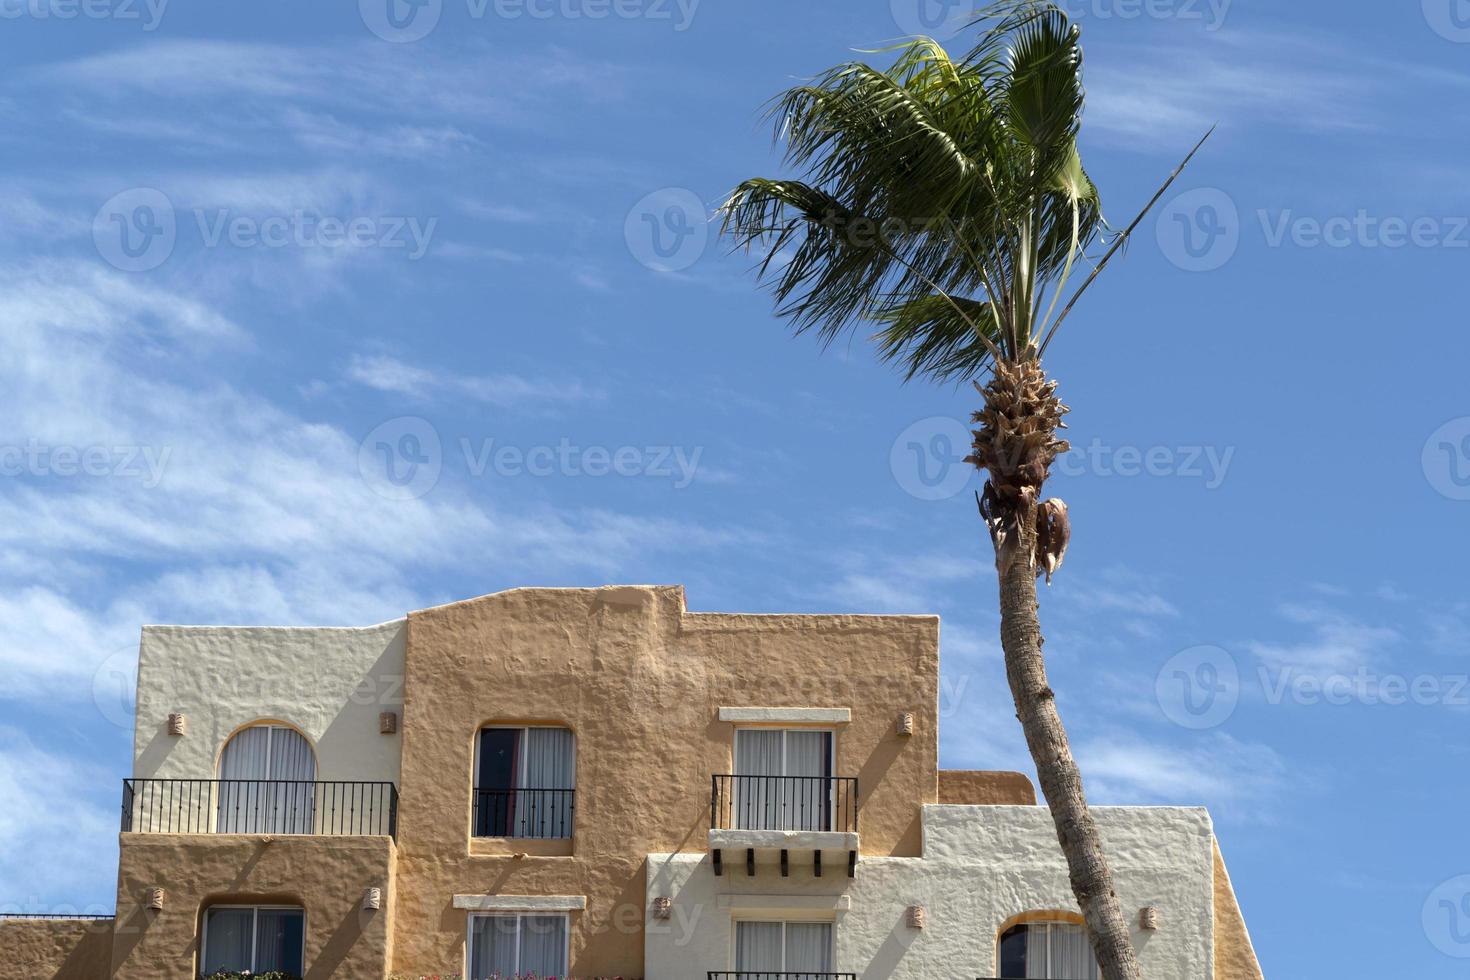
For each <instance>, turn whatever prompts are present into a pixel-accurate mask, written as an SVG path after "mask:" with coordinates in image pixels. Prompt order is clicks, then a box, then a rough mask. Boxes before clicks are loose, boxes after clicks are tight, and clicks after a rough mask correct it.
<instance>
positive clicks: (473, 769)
mask: <svg viewBox="0 0 1470 980" xmlns="http://www.w3.org/2000/svg"><path fill="white" fill-rule="evenodd" d="M535 730H548V731H561V732H568V733H570V734H571V736H572V785H571V787H570V788H569V789H568V790H566V791H567V792H570V793H572V794H573V797H572V800H573V803H572V804H571V815H572V819H571V820H570V821H569V823H570V824H571V825H570V826H569V827H567V833H566V836H565V837H519V836H516V835H510V836H504V835H498V834H483V835H482V834H477V833H476V832H475V831H476V828H477V826H478V825H477V823H476V818H475V812H476V807H477V804H478V802H479V794H480V793H481V792H484V791H486V789H485V787H482V786H481V785H480V745H481V741H482V739H481V735H482V734H483V733H484V732H487V731H499V732H520V733H522V737H521V738H519V739H517V745H516V772H517V773H524V772H526V770H527V768H528V765H527V762H528V753H529V752H530V745H531V740H530V739H529V738H526V737H525V733H527V732H530V731H535ZM577 742H578V738H577V730H576V729H575V728H572V727H571V726H570V725H554V724H541V725H531V724H525V725H517V724H509V723H507V724H495V723H487V724H483V725H478V726H476V728H475V735H474V751H473V752H472V753H471V760H470V824H469V827H470V839H471V840H499V841H511V840H513V841H532V840H572V839H574V838H575V837H576V829H577V828H576V820H577V816H576V815H577V811H576V807H575V800H576V796H575V794H576V792H577V775H578V769H579V768H580V766H579V761H580V752H579V751H578V746H577ZM518 778H520V777H518ZM501 789H502V788H501V787H491V788H490V789H489V791H491V792H496V791H500V790H501ZM508 789H509V790H514V791H519V790H550V789H553V787H546V786H511V787H508Z"/></svg>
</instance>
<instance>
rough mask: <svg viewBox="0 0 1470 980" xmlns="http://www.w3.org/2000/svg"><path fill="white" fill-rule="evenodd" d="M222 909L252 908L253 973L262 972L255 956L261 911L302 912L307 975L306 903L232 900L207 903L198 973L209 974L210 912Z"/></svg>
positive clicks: (200, 936)
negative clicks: (260, 903) (279, 903)
mask: <svg viewBox="0 0 1470 980" xmlns="http://www.w3.org/2000/svg"><path fill="white" fill-rule="evenodd" d="M220 909H234V910H237V911H238V910H241V909H249V910H250V913H251V915H250V966H249V967H248V969H249V971H250V972H251V973H259V972H261V971H260V970H259V969H258V968H257V966H258V964H257V963H256V961H255V957H256V956H257V954H258V953H259V946H258V943H259V940H260V913H261V912H300V913H301V972H302V974H303V975H305V973H306V929H307V917H306V907H305V906H304V905H278V904H274V903H270V902H267V903H265V904H263V905H250V904H239V903H232V902H220V903H216V904H213V905H206V906H205V907H204V914H203V916H202V919H203V921H202V922H201V923H200V928H199V970H198V973H199V975H200V976H207V975H208V974H206V973H205V972H204V971H205V970H208V969H209V968H210V967H209V918H210V913H211V912H214V911H216V910H220Z"/></svg>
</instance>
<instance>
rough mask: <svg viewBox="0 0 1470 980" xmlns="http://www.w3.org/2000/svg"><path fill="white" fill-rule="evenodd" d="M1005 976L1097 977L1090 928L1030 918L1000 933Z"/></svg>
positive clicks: (1028, 979) (1032, 979)
mask: <svg viewBox="0 0 1470 980" xmlns="http://www.w3.org/2000/svg"><path fill="white" fill-rule="evenodd" d="M1000 975H1001V976H1002V977H1004V978H1006V980H1037V978H1039V980H1098V977H1100V976H1101V973H1100V972H1099V970H1098V967H1097V960H1095V959H1094V958H1093V956H1092V946H1091V944H1089V943H1088V941H1087V930H1086V929H1085V928H1083V927H1082V926H1080V925H1076V924H1074V923H1071V922H1028V923H1026V924H1024V925H1019V926H1015V927H1014V928H1011V929H1008V930H1006V932H1005V934H1004V935H1002V936H1001V937H1000Z"/></svg>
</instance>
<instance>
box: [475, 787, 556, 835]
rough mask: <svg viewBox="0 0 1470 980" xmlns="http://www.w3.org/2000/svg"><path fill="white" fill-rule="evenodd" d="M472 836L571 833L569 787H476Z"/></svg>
mask: <svg viewBox="0 0 1470 980" xmlns="http://www.w3.org/2000/svg"><path fill="white" fill-rule="evenodd" d="M473 796H474V800H473V801H472V804H471V805H472V807H473V809H474V813H473V822H472V823H471V824H470V826H472V827H473V828H474V832H475V836H476V837H517V838H522V839H528V840H562V839H566V838H569V837H571V836H572V827H573V824H574V818H575V817H576V814H577V791H576V790H573V789H477V790H475V791H474V793H473Z"/></svg>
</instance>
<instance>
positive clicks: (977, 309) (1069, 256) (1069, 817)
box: [722, 0, 1208, 980]
mask: <svg viewBox="0 0 1470 980" xmlns="http://www.w3.org/2000/svg"><path fill="white" fill-rule="evenodd" d="M974 26H976V27H978V28H979V29H980V33H981V37H980V40H979V43H978V44H977V45H976V47H975V48H974V50H973V51H971V52H969V54H967V55H965V56H964V57H963V58H962V59H960V60H954V59H952V58H951V57H950V56H949V55H948V53H946V51H945V50H944V48H943V47H941V46H940V45H939V44H938V43H937V42H935V41H934V40H932V39H929V38H915V39H911V40H908V41H906V42H905V43H903V44H901V45H899V46H897V47H895V48H892V49H890V50H891V51H894V52H896V57H895V60H894V63H893V64H892V66H891V67H890V68H888V69H887V70H886V71H881V70H878V69H876V68H873V67H870V66H869V65H866V64H863V63H859V62H851V63H847V64H843V65H839V66H838V67H836V68H833V69H831V70H830V71H828V72H826V73H825V74H823V75H822V76H820V77H819V78H817V79H816V80H815V81H814V82H813V83H812V84H809V85H803V86H799V87H797V88H794V89H792V90H791V91H789V92H787V93H785V94H784V95H783V96H781V97H780V98H778V99H777V100H776V101H775V103H773V106H772V115H773V117H774V118H775V119H776V120H777V122H778V130H777V140H778V142H784V143H785V152H786V159H787V162H788V164H790V165H792V166H793V167H795V168H798V169H799V170H800V179H793V180H770V179H764V178H757V179H752V180H747V181H745V182H744V183H742V184H741V185H740V186H739V187H738V188H736V189H735V191H734V192H733V194H732V195H731V197H730V199H729V200H728V201H727V202H726V203H725V204H724V206H723V208H722V212H723V216H724V230H725V232H726V233H727V234H730V235H732V236H733V238H734V239H735V241H736V242H737V244H738V245H740V246H743V247H744V248H746V249H747V250H752V251H756V252H758V253H759V254H761V255H762V256H763V258H762V260H761V262H760V263H759V271H760V276H761V278H762V280H763V281H766V282H768V283H769V284H770V286H771V288H772V291H773V293H774V295H775V299H776V303H777V312H778V314H779V315H781V316H783V317H786V318H788V319H789V321H790V322H791V324H792V326H793V329H794V331H795V332H796V333H798V334H800V333H803V332H805V331H807V330H815V331H816V332H817V334H818V335H819V337H820V339H821V340H822V341H823V342H824V344H825V343H831V342H832V341H833V340H836V339H838V338H839V337H841V336H843V335H845V334H846V333H848V332H849V331H850V330H853V329H855V328H856V327H858V326H859V325H860V324H863V323H869V324H874V325H875V336H874V340H875V342H876V345H877V350H878V354H879V357H880V358H881V359H883V360H885V361H889V362H894V363H896V364H898V365H899V366H900V367H901V368H902V369H903V370H904V371H905V373H906V376H907V379H909V380H912V379H913V378H915V377H925V378H929V379H932V380H936V381H940V382H953V381H965V380H968V381H971V382H972V383H974V385H975V388H976V390H977V391H978V392H979V393H980V395H981V396H982V398H983V407H982V408H981V410H980V411H978V412H976V413H975V415H974V417H973V421H974V423H975V424H976V428H975V430H974V445H973V452H972V454H971V455H970V456H969V457H968V458H967V462H970V463H973V464H974V465H975V466H976V467H978V468H979V469H981V470H983V471H985V472H986V473H987V474H988V477H987V480H986V483H985V489H984V493H983V494H982V495H977V503H978V504H979V507H980V512H981V516H982V518H983V520H984V523H985V526H986V528H987V529H988V531H989V533H990V538H991V542H992V544H993V545H994V550H995V564H996V571H997V577H998V579H999V584H1000V613H1001V622H1000V633H1001V645H1002V647H1003V649H1004V651H1005V664H1006V677H1007V680H1008V681H1009V683H1010V687H1011V693H1012V695H1013V697H1014V698H1015V704H1016V714H1017V717H1018V718H1019V719H1020V722H1021V727H1022V729H1023V730H1024V732H1025V736H1026V743H1027V745H1028V747H1029V748H1030V751H1031V756H1032V758H1033V759H1034V760H1035V764H1036V772H1037V775H1038V777H1039V779H1040V782H1041V789H1042V793H1043V795H1044V796H1045V798H1046V802H1047V804H1048V805H1049V806H1050V808H1051V813H1052V817H1053V819H1054V820H1055V822H1056V828H1057V837H1058V839H1059V841H1060V843H1061V848H1062V851H1063V853H1064V854H1065V856H1066V860H1067V866H1068V869H1069V874H1070V879H1071V884H1072V891H1073V893H1074V894H1075V895H1076V897H1077V902H1078V904H1079V906H1080V907H1081V909H1082V913H1083V916H1084V918H1085V920H1086V923H1087V928H1088V933H1089V935H1090V937H1091V941H1092V947H1093V950H1094V952H1095V953H1096V955H1097V960H1098V963H1099V965H1100V966H1101V968H1102V972H1103V976H1104V977H1105V978H1107V980H1137V978H1138V977H1139V975H1140V974H1139V968H1138V961H1137V956H1136V954H1135V951H1134V948H1133V943H1132V938H1131V935H1130V930H1129V926H1128V923H1127V921H1126V920H1125V919H1124V917H1123V910H1122V908H1121V906H1120V904H1119V901H1118V897H1117V895H1116V893H1115V892H1114V889H1113V880H1112V873H1111V871H1110V870H1109V868H1108V863H1107V861H1106V859H1105V857H1104V854H1103V849H1102V845H1101V842H1100V840H1099V837H1098V833H1097V828H1096V825H1095V824H1094V822H1093V819H1092V816H1091V814H1090V813H1089V812H1088V809H1087V802H1086V798H1085V797H1084V795H1083V791H1082V778H1081V775H1080V773H1079V772H1078V768H1077V764H1076V762H1075V761H1074V760H1073V758H1072V752H1071V749H1070V747H1069V745H1068V741H1067V733H1066V730H1065V728H1063V726H1062V721H1061V717H1060V715H1059V714H1058V712H1057V706H1056V698H1055V695H1054V694H1053V692H1052V690H1051V688H1050V687H1049V686H1048V684H1047V678H1046V667H1045V663H1044V661H1043V658H1042V635H1041V628H1040V624H1039V621H1038V618H1037V599H1036V594H1037V590H1036V580H1037V578H1038V577H1039V576H1040V575H1042V574H1045V575H1046V576H1047V579H1048V581H1050V578H1051V575H1052V574H1053V573H1054V572H1055V571H1056V570H1057V568H1058V566H1060V565H1061V563H1062V558H1063V555H1064V554H1065V552H1066V547H1067V538H1068V535H1069V523H1068V517H1067V508H1066V505H1065V504H1063V503H1062V501H1060V500H1046V499H1043V498H1042V493H1041V491H1042V486H1043V484H1044V483H1045V482H1046V479H1047V475H1048V471H1049V468H1050V466H1051V464H1052V463H1053V461H1054V460H1055V459H1056V457H1057V456H1058V455H1060V454H1061V453H1064V452H1066V451H1067V449H1068V448H1069V447H1068V444H1067V443H1066V442H1064V441H1063V440H1061V439H1060V438H1059V437H1058V430H1059V429H1061V428H1063V427H1064V423H1063V416H1064V415H1066V413H1067V411H1068V409H1067V407H1066V406H1065V405H1063V404H1062V403H1061V402H1060V401H1059V400H1058V398H1057V394H1056V387H1057V386H1056V382H1055V381H1051V380H1049V379H1048V377H1047V375H1046V372H1045V369H1044V367H1043V356H1044V355H1045V353H1046V350H1047V348H1048V346H1049V345H1050V343H1051V341H1052V339H1053V338H1054V337H1055V336H1056V333H1057V328H1058V327H1059V326H1060V325H1061V324H1062V322H1063V321H1064V320H1065V319H1066V317H1067V315H1068V314H1069V313H1070V312H1071V311H1072V309H1073V307H1074V305H1075V303H1076V301H1077V299H1078V298H1079V297H1080V296H1081V294H1082V293H1083V292H1085V291H1086V289H1087V287H1088V286H1090V285H1091V284H1092V282H1093V281H1094V279H1095V278H1096V277H1097V275H1098V273H1099V272H1101V271H1102V269H1103V268H1104V267H1105V266H1106V265H1107V263H1108V261H1109V260H1110V259H1111V258H1112V257H1113V255H1114V254H1116V253H1117V251H1118V249H1119V248H1120V246H1122V245H1123V243H1124V242H1125V241H1127V239H1128V237H1129V235H1130V234H1131V233H1132V231H1133V230H1134V228H1136V227H1137V226H1138V223H1139V222H1140V221H1141V220H1142V219H1143V217H1144V215H1145V214H1147V213H1148V211H1149V210H1150V208H1152V206H1153V205H1154V203H1156V202H1157V201H1158V199H1159V198H1160V197H1161V196H1162V195H1163V193H1164V191H1165V190H1166V189H1167V188H1168V187H1169V185H1170V184H1171V183H1172V182H1173V181H1174V179H1175V177H1177V176H1178V175H1179V172H1180V171H1181V170H1182V169H1183V168H1184V166H1185V164H1187V163H1188V162H1189V159H1190V157H1193V155H1194V152H1196V151H1198V149H1199V145H1196V147H1195V148H1194V150H1193V151H1191V152H1190V154H1189V156H1188V157H1186V158H1185V160H1184V163H1181V164H1180V166H1179V168H1178V169H1176V170H1175V171H1174V173H1173V175H1172V176H1170V177H1169V179H1168V181H1166V182H1165V183H1164V185H1163V186H1162V187H1160V188H1159V191H1158V193H1157V194H1155V195H1154V198H1153V200H1152V201H1150V202H1149V204H1148V206H1147V207H1145V208H1144V209H1143V211H1142V212H1141V213H1140V214H1139V215H1138V217H1137V218H1135V219H1134V221H1133V222H1132V224H1130V225H1129V226H1128V228H1127V229H1125V230H1124V231H1123V232H1122V233H1119V234H1111V235H1110V232H1109V229H1108V227H1107V225H1106V224H1105V223H1104V221H1103V218H1102V211H1101V208H1100V205H1099V201H1098V193H1097V189H1096V188H1095V187H1094V186H1093V184H1092V181H1091V180H1090V179H1089V178H1088V176H1087V172H1086V171H1085V170H1084V169H1083V166H1082V160H1081V157H1080V156H1079V155H1078V151H1077V133H1078V129H1079V126H1080V123H1081V118H1082V106H1083V91H1082V83H1081V67H1082V48H1081V44H1080V31H1079V30H1078V29H1077V27H1076V26H1075V25H1073V24H1072V23H1071V22H1070V21H1069V19H1068V18H1067V16H1066V14H1065V13H1064V12H1063V11H1062V10H1061V9H1060V8H1059V7H1058V6H1056V5H1055V4H1054V3H1052V2H1050V0H1001V2H999V3H996V4H993V5H992V6H990V7H988V8H986V10H985V11H983V12H982V13H980V14H979V15H978V17H977V19H976V21H975V25H974ZM1206 138H1208V134H1206ZM1203 142H1204V140H1201V141H1200V144H1201V145H1202V144H1203ZM1109 238H1110V239H1111V240H1110V241H1108V239H1109ZM1101 243H1106V244H1107V245H1108V246H1109V247H1108V248H1107V249H1106V251H1104V252H1103V254H1102V255H1101V256H1100V257H1096V258H1095V259H1094V258H1091V257H1089V256H1088V254H1087V253H1088V249H1089V248H1090V247H1091V246H1094V245H1099V244H1101ZM1079 260H1081V261H1080V262H1079ZM1083 264H1092V270H1091V272H1090V274H1089V275H1088V276H1087V277H1086V279H1085V280H1083V281H1082V283H1081V286H1080V287H1079V288H1077V289H1076V291H1075V292H1074V293H1073V294H1072V295H1071V296H1070V297H1069V299H1068V301H1067V302H1066V303H1065V304H1062V305H1061V307H1060V309H1058V300H1059V299H1060V298H1061V297H1062V295H1063V293H1064V291H1065V290H1066V289H1067V286H1068V283H1069V281H1070V280H1071V279H1072V277H1073V275H1074V273H1077V272H1078V271H1079V269H1080V266H1081V265H1083ZM1079 278H1080V276H1079ZM980 379H988V381H987V383H985V384H984V385H983V386H982V385H981V383H980Z"/></svg>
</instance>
